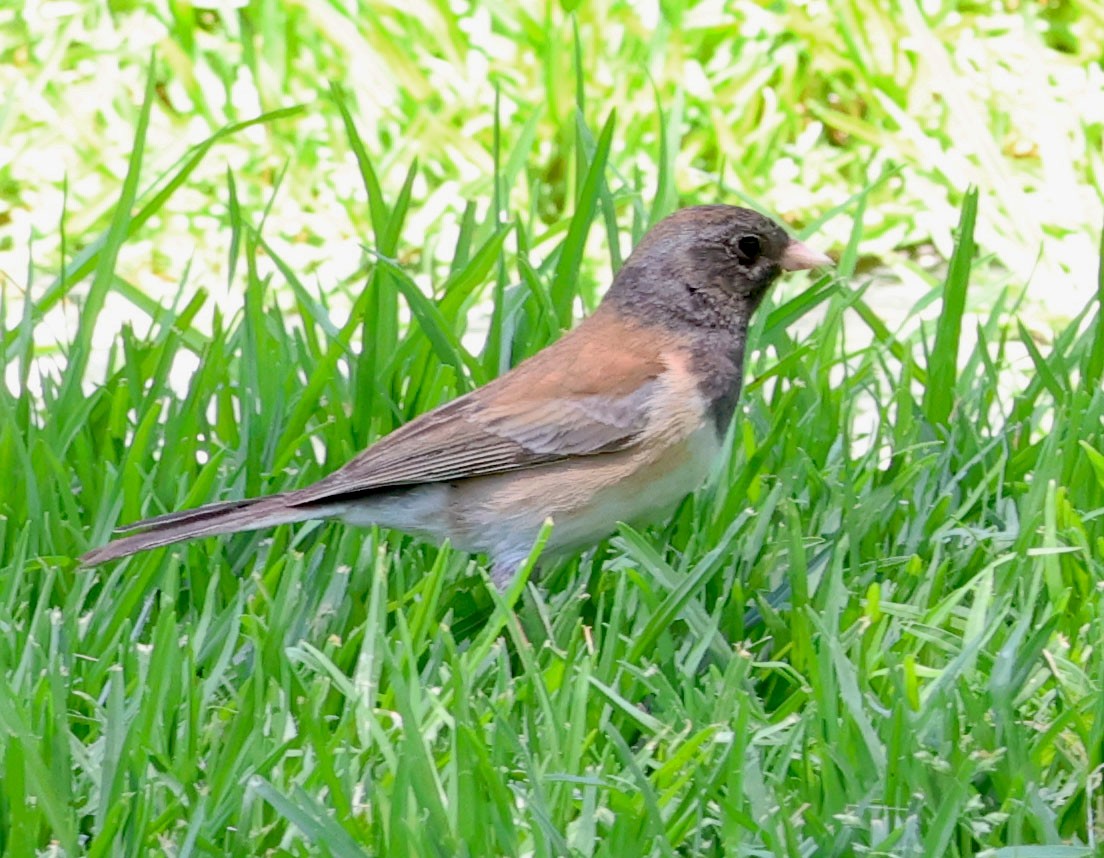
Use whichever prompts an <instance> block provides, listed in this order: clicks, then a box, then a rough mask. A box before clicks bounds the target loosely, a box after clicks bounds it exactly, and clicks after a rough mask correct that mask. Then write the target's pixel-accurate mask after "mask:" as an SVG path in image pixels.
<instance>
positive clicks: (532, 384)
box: [81, 205, 832, 589]
mask: <svg viewBox="0 0 1104 858" xmlns="http://www.w3.org/2000/svg"><path fill="white" fill-rule="evenodd" d="M830 264H832V260H831V259H830V258H829V257H828V256H827V255H825V254H823V253H821V252H819V251H816V250H814V249H812V248H811V247H810V246H808V245H806V244H805V243H803V242H801V241H799V240H797V239H795V238H792V237H790V236H789V235H788V234H787V232H786V231H785V230H784V229H783V228H782V227H781V226H780V225H778V224H777V223H776V222H774V221H773V220H771V219H770V218H768V217H766V216H764V215H762V214H760V213H758V212H756V211H753V210H751V209H747V208H741V207H737V206H731V205H700V206H689V207H686V208H682V209H680V210H678V211H676V212H674V213H673V214H671V215H669V216H668V217H666V218H664V219H663V220H661V221H660V222H659V223H657V224H656V225H655V226H654V227H652V229H650V230H649V231H648V232H647V233H646V234H645V236H644V237H643V239H641V241H640V242H639V244H638V245H637V246H636V247H635V248H634V249H633V251H632V253H631V254H630V256H629V257H628V259H626V260H625V262H624V264H623V265H622V267H621V268H620V270H619V271H618V272H617V274H616V275H615V276H614V278H613V281H612V283H611V284H610V287H609V289H608V290H607V291H606V294H605V295H604V296H603V298H602V301H601V302H600V303H599V305H598V307H597V308H596V309H595V310H594V312H593V313H592V314H591V315H590V316H589V317H587V318H586V319H584V320H583V321H582V322H581V323H580V324H578V325H577V326H576V327H574V328H573V329H572V330H570V331H568V332H567V333H566V334H564V335H563V336H562V337H560V338H559V339H558V340H556V341H555V342H553V343H552V344H551V345H549V346H546V347H545V348H544V349H542V350H540V351H538V352H537V353H535V354H534V355H532V356H531V357H529V358H527V359H526V360H524V361H522V362H520V363H519V364H518V365H517V366H515V367H514V368H513V369H511V370H510V371H508V372H506V373H505V374H503V375H501V376H499V377H498V378H497V379H495V380H493V381H490V382H488V383H487V384H485V385H483V386H481V387H477V388H475V389H474V390H472V391H470V392H468V393H466V394H464V395H463V396H460V397H458V398H456V399H454V400H452V401H450V402H447V403H445V404H443V405H440V406H438V407H437V408H434V409H433V410H431V411H428V412H426V413H424V414H422V415H421V416H419V417H416V418H415V419H414V420H412V421H410V422H409V423H407V424H405V425H403V426H400V427H399V428H397V429H395V430H394V431H393V432H391V433H390V434H388V435H385V436H384V437H382V438H381V439H379V440H378V441H376V442H375V443H374V444H372V445H370V446H369V447H368V448H367V449H365V450H364V451H363V452H361V453H360V454H359V455H357V456H355V457H354V458H353V459H352V460H350V461H349V462H348V463H347V464H346V465H344V466H343V467H341V468H339V469H338V470H336V471H334V472H332V473H331V474H329V475H328V476H326V477H324V478H322V479H321V480H319V481H317V482H315V483H313V484H312V485H308V486H306V487H304V488H300V489H296V490H291V491H286V492H281V493H279V494H272V495H266V496H261V497H252V498H245V499H242V500H230V501H224V502H220V503H213V504H208V505H206V506H200V507H197V508H194V509H186V510H183V511H179V512H170V513H168V514H166V515H159V516H156V517H154V518H148V519H145V520H143V521H138V522H136V523H134V524H130V525H127V526H125V527H122V528H119V532H121V533H122V534H123V535H122V536H121V537H120V538H116V539H115V540H114V541H111V542H108V543H107V544H106V545H103V546H102V547H99V548H95V549H93V550H91V551H89V552H88V553H86V554H85V555H84V556H83V557H82V558H81V562H82V564H83V565H85V566H92V565H96V564H100V563H104V562H107V561H110V560H114V559H117V558H122V557H125V556H127V555H131V554H134V553H136V552H140V551H145V550H148V549H153V548H159V547H162V546H166V545H170V544H172V543H177V542H182V541H184V540H189V539H197V538H200V537H209V536H215V535H217V534H228V533H235V532H238V531H247V530H259V529H264V528H270V527H274V526H277V525H282V524H291V523H296V522H302V521H307V520H312V519H337V520H340V521H343V522H345V523H347V524H349V525H353V526H378V527H381V528H387V529H395V530H400V531H404V532H407V533H410V534H413V535H414V536H416V537H420V538H422V539H426V540H429V541H432V542H436V543H438V544H442V543H444V542H445V541H446V540H447V541H448V543H449V544H450V545H451V546H452V547H453V548H455V549H458V550H462V551H465V552H469V553H472V554H482V555H486V556H487V557H488V558H489V559H490V561H491V570H490V572H491V575H490V577H491V580H492V581H493V583H494V585H495V586H497V587H498V588H500V589H505V588H506V587H507V586H508V585H509V583H510V582H511V581H512V580H513V578H514V575H515V574H516V572H517V570H518V569H519V567H520V566H521V564H522V563H524V562H525V561H526V560H527V559H528V557H529V554H530V552H531V551H532V548H533V545H534V542H535V540H536V539H537V538H538V536H539V535H540V533H541V531H542V528H543V527H544V524H545V522H546V521H547V520H549V519H550V520H551V522H552V527H551V531H550V533H549V534H548V536H547V542H546V544H545V547H544V551H543V553H542V555H541V562H542V563H544V562H546V561H548V560H550V559H551V560H554V559H557V558H561V557H564V556H570V555H571V554H572V553H576V552H579V551H581V550H583V549H586V548H588V547H590V546H593V545H594V544H596V543H598V542H600V541H601V540H602V539H604V538H606V537H607V536H609V535H610V534H611V533H613V532H614V531H615V530H616V529H617V526H618V523H620V522H625V523H629V524H648V523H653V522H656V521H662V520H663V518H664V517H665V516H667V515H669V514H670V513H671V512H672V511H673V510H674V508H675V507H677V506H678V504H679V503H680V501H681V500H682V499H683V498H684V497H685V496H686V495H688V494H690V493H691V492H693V491H694V490H695V489H697V488H698V487H699V486H700V485H701V484H702V483H703V482H704V481H705V478H706V477H707V476H708V475H709V473H710V471H711V469H712V467H713V465H714V463H715V462H716V460H717V458H718V456H719V455H720V453H721V449H722V445H723V441H724V438H725V435H726V432H727V429H728V425H729V423H730V422H731V420H732V419H733V414H734V413H735V409H736V404H737V400H738V397H739V395H740V389H741V385H742V380H743V364H744V352H745V349H746V345H747V334H748V325H749V322H750V320H751V317H752V315H753V313H754V312H755V310H756V309H757V308H758V307H759V305H760V303H761V302H762V301H763V298H764V296H765V295H766V293H767V291H768V290H769V289H770V287H771V285H772V284H773V283H774V282H775V281H776V280H777V279H778V278H779V277H780V276H781V274H782V273H783V272H790V271H799V270H803V269H813V268H818V267H821V266H827V265H830Z"/></svg>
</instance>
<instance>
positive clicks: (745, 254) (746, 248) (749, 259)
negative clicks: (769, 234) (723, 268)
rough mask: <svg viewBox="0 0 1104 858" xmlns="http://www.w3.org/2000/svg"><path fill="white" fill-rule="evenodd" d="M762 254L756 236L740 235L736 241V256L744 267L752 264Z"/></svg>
mask: <svg viewBox="0 0 1104 858" xmlns="http://www.w3.org/2000/svg"><path fill="white" fill-rule="evenodd" d="M762 252H763V248H762V245H761V244H760V243H759V237H758V236H756V235H742V236H740V238H739V239H737V241H736V256H737V258H738V259H739V260H740V261H741V262H742V263H743V264H744V265H750V264H751V263H753V262H754V261H755V260H756V259H758V258H759V256H760V254H761V253H762Z"/></svg>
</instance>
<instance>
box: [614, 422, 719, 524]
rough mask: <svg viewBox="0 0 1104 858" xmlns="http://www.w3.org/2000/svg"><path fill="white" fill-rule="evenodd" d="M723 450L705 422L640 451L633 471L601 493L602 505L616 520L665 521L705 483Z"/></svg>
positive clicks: (712, 429) (715, 435)
mask: <svg viewBox="0 0 1104 858" xmlns="http://www.w3.org/2000/svg"><path fill="white" fill-rule="evenodd" d="M720 451H721V439H720V438H719V437H718V435H717V432H716V430H715V429H714V426H713V424H712V423H711V422H710V423H705V424H703V425H701V426H700V427H698V428H697V429H695V430H694V431H692V432H690V433H688V434H687V435H685V436H684V437H683V438H681V439H679V440H678V441H675V442H674V443H670V444H666V445H663V446H662V447H661V448H659V449H653V450H651V451H646V452H643V453H641V454H640V455H639V456H638V457H637V461H636V463H635V464H636V467H635V468H633V469H632V471H631V473H629V474H628V475H627V476H626V477H625V479H623V480H621V481H619V482H618V483H617V484H616V485H612V486H609V487H608V488H607V489H606V490H605V491H604V492H602V493H601V495H602V497H600V498H599V499H598V500H599V504H600V505H601V506H602V507H603V508H604V510H605V512H606V514H607V516H609V517H610V518H612V520H614V521H627V522H640V523H651V522H655V521H659V520H662V519H663V518H664V517H666V516H667V515H669V514H670V513H671V511H672V510H673V509H674V508H675V507H676V506H677V505H678V503H679V501H681V500H682V499H683V498H684V497H686V495H688V494H690V493H691V492H693V491H695V490H696V489H697V488H698V487H699V486H701V484H702V483H703V482H705V479H706V477H708V476H709V473H710V471H711V470H712V468H713V467H714V465H715V463H716V461H717V457H718V455H719V454H720Z"/></svg>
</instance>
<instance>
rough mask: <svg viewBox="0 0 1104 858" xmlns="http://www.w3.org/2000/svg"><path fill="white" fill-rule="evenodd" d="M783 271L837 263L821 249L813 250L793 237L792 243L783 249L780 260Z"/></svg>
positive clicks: (801, 269)
mask: <svg viewBox="0 0 1104 858" xmlns="http://www.w3.org/2000/svg"><path fill="white" fill-rule="evenodd" d="M779 264H780V265H781V266H782V270H783V271H804V270H806V269H808V268H820V267H821V266H822V265H835V264H836V263H835V262H833V261H832V258H831V257H830V256H828V255H827V254H824V253H821V252H820V251H819V250H813V249H812V248H811V247H809V245H807V244H802V243H801V242H800V241H798V240H797V239H796V238H791V239H790V243H789V244H787V245H786V247H785V249H784V250H783V251H782V258H781V259H780V260H779Z"/></svg>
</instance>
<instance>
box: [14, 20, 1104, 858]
mask: <svg viewBox="0 0 1104 858" xmlns="http://www.w3.org/2000/svg"><path fill="white" fill-rule="evenodd" d="M1102 51H1104V5H1102V4H1101V3H1100V2H1098V0H1097V2H1093V0H1083V2H1065V1H1064V0H1053V2H1050V3H1045V4H1043V3H1039V4H1018V3H1014V2H1011V0H1009V2H1007V3H997V2H988V1H986V2H976V3H962V4H954V3H951V2H946V3H940V2H938V0H933V2H925V3H923V4H919V5H918V4H916V3H915V2H913V0H892V2H890V3H878V2H874V0H824V2H809V3H804V4H798V3H795V4H782V3H771V4H750V3H748V4H731V5H729V6H723V5H722V4H721V3H713V2H700V3H688V4H680V3H677V2H663V3H659V4H658V5H657V4H651V5H647V4H628V3H624V2H612V0H606V2H595V3H590V4H584V3H571V2H562V3H551V2H550V3H546V4H539V3H536V2H525V3H520V4H507V3H489V4H486V5H481V4H470V5H469V4H465V3H451V4H450V3H445V2H440V0H408V2H406V3H404V4H394V5H392V4H385V3H377V2H363V3H360V4H352V3H350V4H344V3H338V2H330V0H296V2H293V3H286V4H283V3H279V2H275V0H249V2H241V3H236V2H234V3H210V4H202V5H201V4H194V5H193V4H189V3H187V2H183V0H151V2H145V0H129V2H111V3H100V4H91V3H89V4H84V3H78V2H71V3H70V2H49V3H38V4H33V3H28V4H25V5H24V7H23V8H22V9H17V8H15V7H14V6H11V7H9V6H4V7H0V57H2V62H0V85H3V87H4V91H5V92H6V93H7V94H8V97H7V100H6V101H5V102H4V103H3V105H0V189H2V193H0V336H2V346H3V352H2V356H3V357H2V362H3V370H4V381H5V387H4V389H3V390H0V474H2V475H3V480H4V483H3V488H0V854H3V855H11V856H33V855H68V856H75V855H90V856H132V855H135V856H136V855H143V856H145V855H149V856H152V855H164V854H168V855H173V856H252V855H273V856H276V855H291V856H316V855H317V856H333V858H345V856H362V855H387V856H404V855H411V856H426V855H442V856H456V855H471V856H484V855H531V856H559V855H573V856H642V855H659V856H669V855H687V856H697V855H708V856H712V855H717V856H721V855H724V856H774V855H780V856H814V855H815V856H820V855H832V856H848V855H894V856H897V855H900V856H944V855H947V856H988V858H1016V856H1019V858H1074V856H1086V858H1087V856H1094V855H1097V854H1099V851H1100V848H1101V847H1100V843H1101V841H1102V839H1104V823H1102V817H1104V800H1102V799H1104V795H1102V792H1104V784H1102V782H1101V772H1102V771H1104V769H1102V765H1104V390H1102V387H1101V379H1102V375H1104V322H1102V318H1101V312H1102V310H1104V273H1102V257H1104V247H1102V245H1101V223H1102V221H1104V214H1102V206H1101V202H1102V199H1104V155H1102V152H1104V72H1102V70H1101V66H1100V63H1099V57H1100V56H1101V54H1102ZM717 201H724V202H734V203H742V204H749V205H753V206H755V207H757V208H760V209H761V210H763V211H765V212H768V213H771V214H772V215H774V216H776V217H778V218H779V219H780V220H782V221H784V222H786V223H787V224H788V225H789V227H790V229H791V230H792V232H793V233H794V234H796V235H799V236H801V237H802V238H806V239H807V240H808V241H809V242H810V243H811V244H814V245H815V246H817V247H818V248H820V249H824V250H828V251H830V252H831V253H832V254H833V255H834V256H835V257H837V258H838V259H839V264H838V266H837V267H836V269H835V270H834V271H833V272H831V273H830V274H825V275H823V276H819V277H816V278H811V277H808V276H805V275H802V276H798V277H791V278H788V279H787V280H786V282H785V283H783V284H780V286H779V288H777V289H776V290H775V292H774V293H773V294H772V296H771V298H770V299H769V301H768V303H767V304H766V305H765V306H764V308H763V309H762V311H761V312H760V313H759V314H758V316H757V318H756V320H755V324H754V326H753V330H752V334H751V339H752V343H753V349H752V350H751V352H750V353H749V361H748V366H747V386H746V389H745V392H744V395H743V398H742V404H741V406H740V407H739V409H738V414H737V419H736V421H735V422H734V425H733V427H732V430H731V433H730V436H729V438H730V444H728V445H727V447H726V453H725V457H724V461H723V463H722V465H721V466H720V467H719V468H718V469H717V472H716V474H715V475H714V476H713V477H712V478H711V479H710V481H709V483H708V484H707V485H706V486H705V487H704V488H703V489H702V490H701V491H700V492H698V493H697V494H695V495H694V496H693V497H691V498H689V499H687V501H686V502H685V503H683V505H682V506H681V507H680V509H679V511H678V512H677V513H676V515H675V516H674V517H673V519H672V520H671V521H670V522H669V523H668V524H667V525H666V526H663V527H655V528H650V529H645V530H639V531H638V530H634V529H632V528H630V527H628V526H624V527H622V528H621V530H620V531H619V532H618V534H617V535H616V536H615V537H613V538H612V539H610V540H609V541H608V543H606V544H603V545H601V546H599V547H598V548H597V549H596V550H594V551H591V552H587V553H585V554H583V555H581V556H580V557H578V558H576V559H574V560H572V561H570V562H567V563H563V564H560V565H558V566H555V567H553V568H552V569H550V570H549V571H548V573H547V574H545V575H543V576H542V577H540V579H539V580H537V579H536V577H534V578H533V580H531V581H526V580H525V579H524V578H522V579H519V580H518V581H517V583H516V585H515V586H514V587H513V588H512V589H511V590H510V592H508V593H506V594H505V595H501V596H500V595H499V594H498V593H497V592H496V591H495V590H494V589H493V588H492V587H490V585H489V581H488V579H487V573H486V566H485V563H484V559H483V558H472V557H468V556H466V555H463V554H459V553H455V552H450V551H448V550H447V549H444V550H438V549H435V548H432V547H429V546H426V545H424V544H422V543H419V542H417V541H416V540H413V539H411V538H409V537H406V536H403V535H402V534H398V533H393V532H386V531H385V532H379V531H354V530H352V529H351V528H347V527H343V526H340V525H331V524H311V525H301V526H295V527H283V528H279V529H277V530H275V531H272V532H264V533H254V534H246V535H239V536H235V537H231V538H221V539H208V540H202V541H199V542H195V543H190V544H187V545H184V546H177V547H174V548H171V549H163V550H158V551H154V552H150V553H148V554H144V555H139V556H136V557H134V558H131V559H129V560H126V561H122V562H119V563H115V564H111V565H108V566H105V567H102V568H97V569H92V570H89V569H82V568H80V567H79V565H78V563H77V561H76V558H77V557H78V556H79V555H80V554H81V553H82V552H84V551H85V550H87V549H88V548H90V547H93V546H95V545H98V544H101V543H102V542H103V541H104V540H105V539H106V538H107V537H108V535H109V534H110V532H111V530H112V529H113V528H114V527H116V526H118V525H120V524H124V523H127V522H130V521H134V520H136V519H138V518H141V517H143V516H146V515H154V514H157V513H161V512H164V511H168V510H174V509H179V508H183V507H187V506H194V505H198V504H201V503H205V502H208V501H213V500H219V499H229V498H237V497H243V496H248V495H254V494H258V493H262V492H273V491H279V490H283V489H286V488H293V487H299V486H303V485H306V484H307V483H308V482H309V481H311V480H313V479H316V478H318V477H320V476H322V475H323V474H325V473H327V472H329V471H330V470H333V469H334V468H336V467H337V466H339V465H341V464H343V463H344V462H345V461H347V460H348V459H349V458H350V457H351V456H352V455H353V454H354V453H355V452H357V451H358V450H360V449H362V448H364V447H365V446H367V445H368V444H370V443H371V442H372V441H373V440H374V439H376V438H378V437H380V436H382V435H384V434H386V433H387V432H389V431H391V430H392V429H394V428H395V427H396V426H398V425H401V424H402V423H404V422H405V421H407V420H409V419H410V418H412V417H413V416H415V415H417V414H419V413H422V412H424V411H426V410H428V409H430V408H432V407H433V406H435V405H437V404H439V403H441V402H444V401H446V400H448V399H450V398H453V397H454V396H456V395H458V394H459V393H462V392H464V391H466V390H469V389H471V388H472V387H474V386H476V385H479V384H482V383H484V382H486V381H487V380H489V379H491V378H493V377H495V376H496V375H498V374H500V373H501V372H503V371H505V370H506V369H508V368H509V367H510V366H511V365H512V364H514V363H516V362H517V361H518V360H520V359H521V358H523V357H525V356H527V355H529V354H531V353H533V352H534V351H536V350H538V349H540V348H541V347H542V346H544V345H546V344H547V343H549V342H551V341H552V340H554V339H555V338H556V337H558V336H559V334H560V333H561V332H562V331H563V330H565V329H567V328H568V327H570V326H571V324H572V323H573V320H574V319H576V318H578V317H579V316H580V315H582V314H584V313H586V312H587V311H589V310H590V309H592V308H593V306H595V304H596V303H597V301H598V300H599V298H600V297H601V294H602V291H603V290H604V288H605V287H606V285H608V282H609V279H610V277H611V275H612V272H613V271H615V270H616V269H617V268H618V267H619V265H620V264H621V262H622V261H623V259H624V258H625V257H626V256H627V254H628V253H629V251H630V250H631V247H632V245H633V243H634V242H635V241H636V240H637V239H638V238H639V237H640V236H641V235H642V234H643V232H644V231H645V229H646V228H647V227H648V226H649V225H650V224H652V223H654V222H655V221H656V220H658V219H659V218H660V217H662V216H663V215H664V214H667V213H669V212H670V211H672V210H674V209H675V208H677V207H679V206H681V205H686V204H692V203H702V202H717Z"/></svg>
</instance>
